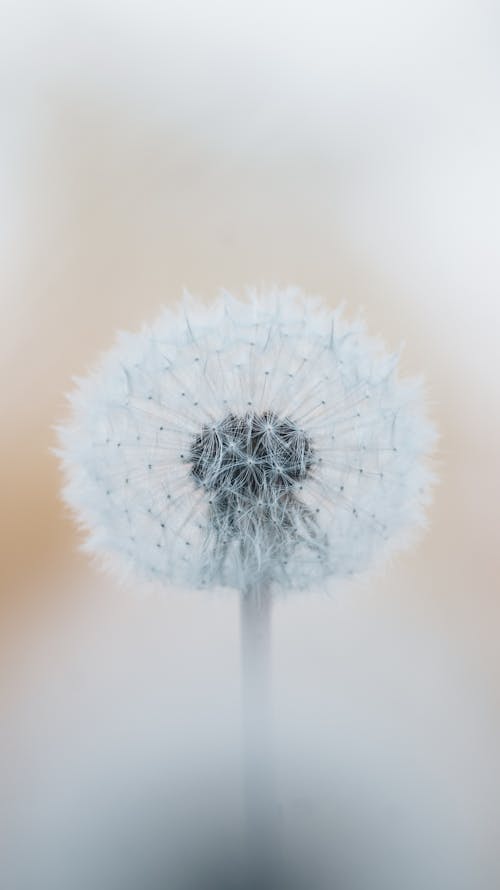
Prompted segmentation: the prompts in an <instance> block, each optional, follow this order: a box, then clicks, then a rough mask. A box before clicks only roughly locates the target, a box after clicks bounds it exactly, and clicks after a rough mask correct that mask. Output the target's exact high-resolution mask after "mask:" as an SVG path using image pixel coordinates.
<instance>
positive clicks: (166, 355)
mask: <svg viewBox="0 0 500 890" xmlns="http://www.w3.org/2000/svg"><path fill="white" fill-rule="evenodd" d="M396 364H397V362H396V360H395V358H394V356H390V355H387V354H385V353H384V352H383V350H382V349H381V348H380V347H379V345H378V344H377V343H376V342H374V341H372V340H371V339H369V338H368V337H367V336H366V335H365V333H364V331H363V329H362V327H361V326H360V325H359V324H348V323H347V322H344V321H343V319H342V318H341V316H340V314H339V313H338V312H333V313H332V312H331V311H330V310H328V309H327V308H326V307H325V306H324V305H323V304H322V303H321V302H320V301H317V300H312V299H309V298H306V297H303V296H301V295H300V294H297V293H295V292H293V291H283V292H273V293H267V294H262V295H258V294H251V295H250V299H249V301H248V302H240V301H238V300H236V299H233V298H232V297H230V296H228V295H225V296H224V297H222V298H220V299H218V300H217V301H216V302H215V304H213V305H212V306H210V307H209V308H207V307H205V306H203V305H202V304H200V303H198V302H196V301H195V300H192V299H190V298H186V300H185V302H184V304H183V305H182V307H181V308H180V309H179V310H178V311H171V310H166V311H164V312H163V314H162V315H161V316H160V318H159V319H158V320H157V321H156V322H155V323H154V324H153V325H152V326H151V327H149V328H145V329H143V330H142V331H141V332H140V333H137V334H135V335H124V336H122V337H121V338H120V339H119V341H118V343H117V345H116V346H115V347H114V348H113V349H112V350H111V352H110V353H109V354H108V355H107V356H106V357H105V358H104V360H103V361H102V362H101V365H100V366H99V367H98V368H97V369H96V370H95V372H94V373H93V374H92V375H91V376H90V377H88V378H87V379H84V380H82V381H80V383H79V385H78V387H77V389H76V390H75V391H74V392H73V393H72V395H71V397H70V398H71V402H72V406H73V416H72V418H71V419H70V421H69V422H68V423H67V424H66V425H64V426H63V427H62V428H61V429H60V430H59V436H60V449H59V453H60V455H61V457H62V461H63V465H64V470H65V475H66V486H65V489H64V497H65V499H66V502H67V503H68V504H69V506H70V507H71V508H72V509H73V510H74V511H75V513H76V514H77V516H78V517H79V518H80V520H81V522H82V524H83V526H84V528H85V529H86V531H87V543H86V547H87V549H88V550H90V551H91V552H94V553H97V554H100V555H103V556H104V555H107V556H114V557H119V558H120V559H121V561H122V564H123V565H127V566H128V567H129V568H131V569H134V570H138V571H139V572H142V573H143V574H145V575H149V576H150V577H155V578H159V579H161V580H162V581H164V582H169V581H175V582H184V583H186V584H189V585H196V586H207V584H217V585H229V586H233V587H236V588H239V589H245V588H246V587H248V585H249V584H250V583H252V584H254V585H261V586H269V585H274V586H275V588H279V587H281V588H283V589H290V588H293V587H299V588H303V587H308V586H310V585H311V584H314V583H317V582H321V581H323V580H325V579H327V578H332V577H339V576H349V575H351V574H353V573H356V572H359V571H361V570H363V569H365V568H366V567H367V566H369V564H370V563H371V562H372V561H373V559H374V558H375V557H376V556H377V555H378V554H379V553H381V552H384V551H385V552H387V548H388V543H387V541H389V542H392V545H393V546H396V545H397V544H402V543H404V542H405V539H406V538H407V536H408V532H409V531H410V530H411V529H412V528H415V527H417V526H419V525H421V524H422V523H423V521H424V512H425V506H426V503H427V501H428V499H429V490H430V484H431V481H432V478H431V473H430V471H429V469H428V467H427V466H426V460H425V458H426V455H427V454H428V452H429V450H430V449H431V447H432V444H433V441H434V432H433V429H432V427H431V426H430V424H429V423H428V421H427V420H426V418H425V413H424V410H423V400H422V393H421V387H420V384H419V383H418V382H416V381H410V380H406V381H404V380H400V379H398V377H397V375H396ZM113 442H115V443H116V447H115V448H114V449H113V448H112V447H111V446H110V445H109V443H113ZM111 492H112V493H113V495H112V497H111V496H110V495H111ZM158 524H159V525H160V526H161V529H162V539H161V543H159V542H157V540H156V530H157V529H158ZM186 549H188V550H189V558H187V557H186Z"/></svg>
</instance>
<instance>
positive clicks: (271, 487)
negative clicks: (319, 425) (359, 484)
mask: <svg viewBox="0 0 500 890" xmlns="http://www.w3.org/2000/svg"><path fill="white" fill-rule="evenodd" d="M189 462H190V463H191V465H192V466H191V473H192V475H193V476H194V478H195V480H196V481H197V482H198V484H199V485H202V486H203V487H204V488H205V489H206V491H208V492H213V493H215V494H226V493H227V494H231V493H234V494H241V495H243V496H244V495H249V494H251V495H254V496H256V497H259V495H260V496H262V497H263V498H264V499H265V497H266V493H267V494H269V495H270V496H273V495H275V494H276V493H279V492H283V491H286V490H289V489H291V488H292V487H293V486H294V484H295V483H296V482H299V481H300V480H301V479H304V478H305V477H306V476H307V473H308V472H309V469H310V467H311V465H312V463H313V449H312V446H311V443H310V441H309V439H308V438H307V436H306V434H305V433H304V431H303V430H301V429H299V428H298V427H297V426H296V425H295V424H294V423H293V422H292V421H291V420H289V418H287V417H285V418H280V417H278V415H277V414H275V413H274V412H272V411H265V412H264V413H263V414H256V413H250V412H249V413H247V414H245V415H244V416H243V417H239V416H237V415H236V414H228V415H227V416H226V417H225V418H224V419H223V420H222V421H220V422H219V423H217V424H214V425H212V426H209V425H205V426H203V427H202V430H201V432H200V434H199V435H198V436H196V438H195V439H194V440H193V442H192V444H191V448H190V453H189Z"/></svg>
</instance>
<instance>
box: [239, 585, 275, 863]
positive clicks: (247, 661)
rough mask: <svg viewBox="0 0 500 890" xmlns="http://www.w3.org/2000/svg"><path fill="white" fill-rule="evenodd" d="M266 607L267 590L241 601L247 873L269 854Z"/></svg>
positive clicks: (268, 640) (255, 591) (245, 595)
mask: <svg viewBox="0 0 500 890" xmlns="http://www.w3.org/2000/svg"><path fill="white" fill-rule="evenodd" d="M271 606H272V599H271V594H270V591H269V588H268V587H260V588H258V589H256V588H255V587H250V586H249V587H247V588H246V589H245V590H244V591H242V593H241V597H240V627H241V668H242V701H243V734H244V738H243V745H244V794H245V809H246V813H245V815H246V846H247V854H248V858H249V865H250V867H251V869H252V872H255V869H258V868H259V867H263V868H266V867H267V866H268V864H269V859H270V857H271V854H272V845H273V841H272V835H273V831H272V824H271V823H272V810H273V807H272V792H271V743H270V736H271V733H270V724H271V703H270V685H271V684H270V675H271V670H270V669H271V657H270V656H271Z"/></svg>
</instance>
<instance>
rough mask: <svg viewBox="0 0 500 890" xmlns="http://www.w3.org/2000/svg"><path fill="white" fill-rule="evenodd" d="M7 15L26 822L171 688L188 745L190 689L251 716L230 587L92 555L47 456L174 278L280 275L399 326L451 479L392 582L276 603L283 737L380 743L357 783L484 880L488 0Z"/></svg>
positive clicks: (79, 9) (494, 111)
mask: <svg viewBox="0 0 500 890" xmlns="http://www.w3.org/2000/svg"><path fill="white" fill-rule="evenodd" d="M2 18H3V22H4V24H3V26H2V34H1V37H0V49H1V55H0V82H1V85H2V86H1V89H2V97H1V103H2V104H1V108H2V117H1V124H0V125H1V168H0V189H1V194H2V198H1V213H0V270H1V271H0V276H1V309H2V326H1V332H0V338H1V349H0V362H1V367H2V376H1V379H2V381H3V382H2V387H1V391H0V410H1V430H2V436H1V443H0V448H1V460H0V472H1V476H2V478H1V483H0V490H1V495H2V525H3V528H2V532H1V536H0V540H1V547H2V557H1V575H2V577H1V619H2V631H1V634H2V641H1V648H2V652H3V656H2V657H3V658H4V659H5V669H4V670H3V671H2V678H3V687H4V693H5V708H4V713H5V714H6V717H7V719H6V729H7V732H6V734H5V740H6V742H5V745H6V747H5V753H4V763H5V764H6V766H7V770H6V773H7V776H8V781H9V788H11V793H10V794H8V795H7V808H8V811H9V816H10V821H11V824H13V825H14V826H15V827H14V830H13V831H14V833H13V838H14V846H15V845H16V844H17V845H23V846H25V845H28V846H29V847H30V848H31V847H36V845H37V843H39V842H40V840H39V839H40V833H39V830H38V829H37V825H38V823H37V822H36V819H35V822H34V823H33V824H32V819H33V818H34V817H33V812H39V817H40V824H41V823H43V822H44V820H45V815H46V812H45V809H44V807H49V808H50V807H51V806H53V802H54V800H55V799H56V798H57V799H58V793H59V788H60V787H63V786H64V787H65V788H66V789H67V788H68V787H71V788H78V787H79V786H78V781H79V780H78V778H77V777H78V776H80V777H81V776H82V775H87V773H88V774H89V775H93V776H94V777H95V775H96V772H98V769H97V766H99V765H100V766H101V768H102V769H103V771H104V772H106V769H107V768H108V767H107V766H103V764H105V765H106V764H108V765H109V758H111V759H113V758H114V757H115V756H116V739H117V738H118V737H119V738H120V740H121V743H120V749H121V757H122V758H123V760H124V762H125V763H128V761H127V757H128V756H130V757H132V754H131V753H130V752H131V751H132V750H134V751H137V750H140V751H143V750H144V748H143V747H141V745H145V746H146V749H147V750H148V752H149V754H148V757H149V758H150V759H152V760H153V762H154V756H153V754H152V753H151V751H152V750H153V748H154V750H155V751H158V752H161V751H162V750H163V751H164V750H165V745H164V742H165V738H166V737H167V735H168V737H169V738H171V732H172V727H171V724H170V723H169V724H168V728H167V726H166V724H164V722H163V720H162V719H160V717H159V716H158V715H159V714H161V713H162V711H163V710H164V702H165V701H166V700H168V703H169V704H168V710H169V713H170V715H171V716H172V714H173V715H174V716H175V719H174V723H175V725H176V727H177V732H178V737H179V740H180V742H179V744H181V745H182V740H183V739H184V738H185V736H186V734H187V733H188V729H187V727H188V725H190V722H189V721H191V720H192V719H193V712H196V713H197V719H200V720H205V718H206V726H212V727H213V726H214V725H219V728H220V726H225V724H224V719H225V718H223V717H222V716H221V715H223V714H225V715H226V716H227V715H230V718H229V719H228V722H227V725H228V726H229V725H232V723H231V721H232V719H233V717H234V714H235V713H236V711H237V701H238V616H237V605H236V603H235V600H234V599H233V598H232V597H227V596H224V597H222V598H216V599H215V600H214V599H212V598H211V597H208V598H207V597H205V598H201V597H199V596H197V595H196V596H195V595H193V596H188V597H186V596H181V595H179V594H178V593H176V592H175V591H172V592H168V591H167V592H166V593H165V595H164V597H163V598H162V597H157V596H156V595H155V596H153V597H151V596H146V597H141V596H138V597H137V596H135V593H136V591H131V590H119V589H118V588H117V587H116V586H115V585H114V583H113V582H112V581H110V580H108V579H106V578H103V577H102V576H100V575H99V574H98V572H97V571H96V570H95V569H94V568H93V567H92V566H89V565H88V564H87V561H86V559H85V558H83V557H82V556H79V555H78V554H77V553H76V549H75V548H76V545H77V535H76V532H75V529H74V527H73V525H72V523H71V522H70V521H69V520H68V518H67V517H66V516H65V514H64V511H63V509H62V507H61V506H60V504H59V502H58V488H59V484H60V479H59V472H58V468H57V463H56V461H55V459H54V457H53V456H52V455H51V454H50V447H51V446H52V445H53V444H54V436H53V433H52V430H51V425H52V424H54V423H55V422H57V420H59V419H60V418H61V417H63V416H64V414H65V410H66V408H65V401H64V393H65V391H67V390H68V389H69V388H70V387H71V376H72V375H74V374H80V373H83V372H84V371H85V369H86V368H87V367H88V366H89V365H91V364H92V363H93V361H94V360H95V358H96V356H97V354H98V353H99V351H100V350H103V349H105V348H107V346H108V345H109V344H110V343H111V341H112V339H113V336H114V332H115V330H116V329H134V328H137V327H138V326H139V325H140V324H141V323H142V322H143V321H144V320H148V319H152V318H154V316H155V315H156V314H157V312H158V310H159V309H160V307H161V306H162V305H163V304H164V303H173V302H175V300H176V299H177V298H178V297H179V295H180V294H181V292H182V289H183V288H184V287H187V288H188V289H190V290H192V291H194V292H196V293H198V294H201V295H203V296H204V297H206V298H207V299H209V298H210V297H211V296H212V295H213V294H215V293H216V292H217V290H218V288H219V287H222V286H223V287H227V288H228V289H233V290H234V291H236V292H238V293H241V292H242V291H243V288H244V286H245V285H247V284H254V283H256V284H266V283H277V284H288V283H292V284H298V285H300V286H301V287H303V288H304V289H305V290H308V291H313V292H317V293H320V294H322V295H323V296H324V297H325V298H326V299H327V300H328V301H329V302H331V304H332V305H335V304H336V303H338V302H340V301H343V300H345V302H346V307H347V314H355V313H356V312H357V311H358V309H359V308H360V307H361V308H362V309H363V311H364V315H365V318H366V320H367V323H368V326H369V328H370V330H371V331H372V332H373V333H376V334H379V333H380V334H381V335H382V336H383V338H384V339H385V341H386V342H387V344H388V346H389V347H390V348H392V349H396V348H397V347H398V346H399V344H400V343H401V341H405V343H406V347H405V352H404V357H403V367H404V370H405V371H407V372H420V371H423V372H424V374H425V376H426V378H427V381H428V387H429V395H430V402H431V411H432V414H433V417H434V418H435V420H436V422H437V424H438V426H439V430H440V433H441V440H440V444H439V450H438V455H437V457H436V465H437V467H438V470H439V474H440V477H441V484H440V487H439V489H438V490H437V492H436V498H435V503H434V506H433V508H432V511H431V528H430V531H429V533H428V534H427V536H426V537H425V538H424V539H423V541H422V542H421V543H420V544H419V546H418V547H416V548H415V549H414V550H412V551H411V552H410V553H407V554H403V555H402V556H401V557H398V558H397V560H395V561H394V562H393V564H392V565H391V566H389V567H388V568H387V570H386V571H385V572H384V574H383V575H382V576H380V577H377V578H376V579H372V580H370V581H366V580H364V579H363V580H361V581H360V582H359V583H356V584H354V585H352V586H351V587H350V588H349V589H342V590H340V591H339V592H338V593H337V594H336V596H335V598H333V599H331V600H322V599H316V598H314V599H310V598H309V599H308V598H307V597H298V598H296V599H294V600H292V601H288V602H283V603H279V605H278V606H277V608H276V610H275V615H274V637H275V656H274V658H275V664H274V685H275V699H276V724H277V735H278V737H279V738H280V739H282V741H283V740H286V738H291V739H294V738H296V736H297V733H296V731H295V730H296V729H297V727H300V728H301V731H302V732H303V735H301V738H302V742H303V745H304V747H303V749H302V750H303V751H305V750H306V749H307V746H308V745H313V746H314V744H315V739H318V738H319V737H321V738H323V739H331V740H333V741H331V746H330V742H328V744H327V742H326V741H325V749H326V750H328V752H329V755H328V756H329V757H330V756H331V759H330V760H328V757H326V761H327V762H328V764H329V768H331V771H332V773H333V774H335V775H337V774H338V775H342V774H345V773H346V772H349V771H351V772H352V774H353V775H357V776H358V777H359V776H360V765H361V764H362V765H363V769H364V770H365V772H363V773H362V775H363V779H362V780H361V779H360V780H359V781H360V784H361V785H362V786H363V789H364V792H363V793H364V794H366V795H368V797H370V795H371V798H370V799H372V798H373V800H377V799H379V798H378V797H377V795H379V790H380V789H379V783H380V786H381V787H384V789H385V792H387V788H388V787H389V789H390V796H391V795H392V797H393V798H394V800H395V801H396V803H397V805H398V806H400V807H402V811H403V812H405V813H406V814H407V815H408V813H409V814H410V815H412V817H415V820H416V822H415V824H417V828H414V829H413V830H410V829H408V831H409V834H410V835H411V837H412V838H413V837H414V836H416V835H415V832H416V833H418V832H420V833H421V832H422V830H423V829H422V826H425V825H427V826H429V825H431V826H432V829H428V830H429V838H430V837H431V835H434V836H436V831H438V837H439V839H440V840H439V844H438V846H439V850H440V855H441V856H442V857H443V859H444V865H443V868H445V869H446V868H448V869H449V874H452V872H453V869H454V868H456V871H457V874H459V875H460V876H461V879H463V880H464V882H465V881H470V884H469V883H464V886H470V887H474V888H481V887H483V886H484V887H485V888H489V887H491V888H492V887H493V886H494V885H495V883H496V880H497V878H498V874H497V869H498V864H497V861H496V859H497V857H496V843H497V841H498V838H497V823H498V816H499V813H498V801H499V790H500V789H499V775H498V763H497V757H498V754H497V752H498V744H499V742H500V734H499V729H500V727H499V712H498V696H499V691H500V675H499V668H500V658H499V654H498V652H499V646H498V639H499V630H500V624H499V617H500V616H499V598H498V594H499V590H498V587H499V585H498V574H499V547H498V520H497V517H498V504H499V499H500V490H499V467H498V453H499V448H500V435H499V434H500V428H499V427H500V424H499V410H498V405H499V376H500V373H499V372H500V363H499V357H498V337H499V323H500V310H499V284H500V261H499V254H498V239H499V233H500V160H499V159H500V114H499V100H500V90H499V87H500V71H499V61H498V60H499V58H500V54H499V47H500V40H499V16H498V10H496V9H495V7H494V5H493V4H489V3H477V2H474V3H473V2H471V0H470V2H465V3H458V4H457V3H456V2H446V0H438V2H433V3H431V2H427V0H424V2H420V3H418V4H416V3H411V4H407V3H396V2H390V0H386V2H384V3H382V4H377V5H375V4H370V3H368V2H365V3H363V2H362V3H361V4H359V3H358V4H347V3H346V4H337V3H318V2H312V3H307V4H305V3H300V2H299V3H285V2H282V3H280V2H278V0H273V2H271V3H267V4H262V5H260V4H257V5H256V6H251V5H250V4H246V3H245V4H243V3H241V4H239V3H236V4H234V3H233V4H230V3H229V2H211V3H203V2H187V3H167V4H155V3H152V2H146V3H142V4H140V5H139V4H136V5H134V4H128V3H127V4H118V3H113V2H111V0H108V2H105V3H99V4H98V3H95V4H94V3H85V4H84V3H83V2H82V3H81V4H80V3H78V2H76V3H73V4H67V3H62V2H61V3H60V4H59V3H57V2H56V0H45V2H43V3H33V4H32V5H30V4H27V3H21V4H20V3H17V2H16V3H9V2H7V3H3V4H2ZM165 697H166V698H165ZM204 709H207V710H206V712H205V710H204ZM188 715H189V716H188ZM231 715H232V716H231ZM219 717H220V720H219ZM183 721H185V722H183ZM138 725H141V726H142V728H143V729H142V731H141V733H139V735H140V739H141V742H140V744H139V742H138V740H137V737H136V735H135V734H134V733H135V730H134V727H135V728H137V726H138ZM90 727H92V731H90ZM96 727H97V728H96ZM169 734H170V735H169ZM299 735H300V733H299ZM90 737H92V739H93V740H94V741H93V743H92V744H91V743H90V741H89V739H90ZM124 739H126V740H127V741H125V742H123V740H124ZM131 739H132V740H133V741H131ZM152 739H155V740H156V741H155V742H154V744H153V743H152V742H151V740H152ZM285 749H286V744H284V746H283V748H282V750H285ZM293 751H294V743H290V752H291V753H290V758H291V763H292V767H291V772H292V773H293V774H294V775H295V776H297V775H298V773H299V772H300V770H298V769H297V763H300V762H301V756H302V755H301V754H300V752H297V751H296V760H295V761H294V757H293ZM68 752H71V754H69V753H68ZM158 757H160V753H158ZM138 759H140V758H138ZM285 760H286V755H284V761H285ZM303 761H304V762H306V761H307V757H306V755H303ZM294 764H295V765H294ZM95 781H97V780H95ZM45 783H46V784H45ZM47 788H50V789H51V790H50V792H48V791H47ZM385 792H384V793H385ZM75 794H76V791H75ZM392 797H391V799H392ZM43 802H44V803H43ZM393 802H394V801H393ZM68 806H69V805H68ZM37 807H38V809H37ZM14 811H15V812H16V813H17V817H16V820H14V819H13V818H12V813H13V812H14ZM55 811H56V812H59V810H57V807H56V808H55ZM69 811H71V806H69ZM27 812H30V813H31V817H30V820H27V817H26V813H27ZM61 812H66V811H65V810H64V808H63V810H61ZM54 818H55V824H58V823H57V818H60V819H62V818H63V817H62V816H60V817H54ZM28 822H29V826H28ZM408 824H409V823H408ZM436 825H438V826H439V829H436V827H435V826H436ZM412 831H413V833H412ZM439 832H441V833H440V834H439ZM44 843H45V842H44ZM47 843H48V844H49V846H50V839H49V841H47ZM16 849H17V848H16ZM19 849H20V847H19ZM429 855H430V854H429ZM443 874H445V872H443ZM446 874H448V872H446ZM495 875H497V878H495ZM464 876H465V877H464ZM443 880H444V879H443ZM449 880H450V886H451V878H450V879H449ZM425 886H426V890H432V887H431V885H430V884H429V883H427V884H426V885H425ZM442 886H445V884H444V883H443V884H442ZM453 886H455V887H456V886H461V885H460V884H459V883H458V884H457V883H455V884H454V885H453Z"/></svg>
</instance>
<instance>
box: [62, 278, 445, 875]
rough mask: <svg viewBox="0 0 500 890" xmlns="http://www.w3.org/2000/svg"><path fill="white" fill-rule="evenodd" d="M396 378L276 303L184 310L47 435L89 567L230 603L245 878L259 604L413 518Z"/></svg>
mask: <svg viewBox="0 0 500 890" xmlns="http://www.w3.org/2000/svg"><path fill="white" fill-rule="evenodd" d="M397 364H398V357H397V356H395V355H387V354H386V353H385V352H384V350H383V348H382V347H381V345H380V344H379V343H378V342H376V341H374V340H373V339H370V338H368V337H367V336H366V335H365V333H364V331H363V328H362V326H361V325H360V324H359V323H356V324H348V323H347V322H345V321H344V320H343V318H342V316H341V313H340V312H339V311H335V312H332V311H331V310H329V309H327V308H326V307H325V305H324V304H322V303H321V301H319V300H317V299H311V298H307V297H305V296H302V295H301V294H300V293H297V292H295V291H292V290H287V291H282V292H279V291H276V292H271V293H265V294H260V295H259V294H257V293H251V294H249V299H248V301H246V302H241V301H238V300H236V299H234V298H233V297H231V296H230V295H228V294H225V295H223V296H221V297H220V298H219V299H218V300H217V301H216V302H215V303H214V304H213V305H211V306H209V307H206V306H205V305H203V304H202V303H200V302H197V301H196V300H194V299H192V298H190V297H186V298H185V300H184V301H183V303H182V304H181V305H180V306H179V308H178V309H177V310H175V311H171V310H165V311H164V312H163V314H162V315H161V316H160V318H159V319H158V320H157V321H156V322H155V323H154V324H153V325H152V326H151V327H147V328H144V329H143V330H142V331H141V332H140V333H137V334H132V335H130V334H123V335H121V336H120V338H119V340H118V342H117V344H116V346H115V347H114V348H113V349H112V350H111V352H110V353H108V354H107V355H106V356H105V357H104V359H103V360H102V361H101V364H100V366H99V367H97V369H96V370H95V371H94V372H93V373H92V374H90V376H88V377H86V378H85V379H82V380H79V381H78V382H77V386H76V389H75V390H74V392H73V393H72V395H71V396H70V400H71V404H72V408H73V415H72V418H71V419H70V420H69V422H68V423H66V425H64V426H63V427H62V428H61V429H60V430H59V434H60V449H59V453H60V455H61V457H62V461H63V466H64V470H65V475H66V486H65V489H64V497H65V500H66V502H67V504H68V505H69V506H70V507H71V508H72V509H73V510H74V512H75V513H76V514H77V516H78V517H79V520H80V522H81V524H82V526H83V527H84V529H85V530H86V533H87V537H86V544H85V546H86V548H87V549H88V550H89V551H90V552H92V553H94V554H97V555H100V556H101V557H105V558H106V559H107V560H108V561H110V562H112V564H113V565H121V566H122V567H124V568H125V569H128V570H133V571H134V572H137V573H139V574H142V575H143V576H145V577H149V578H153V579H156V580H158V581H160V582H163V583H164V584H168V583H169V582H176V583H184V584H187V585H191V586H198V587H203V586H212V585H222V586H231V587H235V588H237V589H239V590H240V592H241V637H242V679H243V707H244V718H245V735H244V737H245V745H246V754H245V775H246V789H247V790H246V807H247V817H248V822H247V835H248V848H249V859H250V862H251V863H252V864H253V866H255V865H256V864H257V865H258V863H259V861H260V860H262V859H265V861H266V863H268V864H269V863H270V862H271V861H272V857H273V855H274V841H273V835H274V831H273V825H272V819H271V814H272V812H273V805H272V802H271V793H270V790H269V789H270V782H269V775H270V770H269V762H270V757H269V750H268V743H267V736H268V731H267V729H266V727H267V722H268V693H269V649H270V613H271V592H272V593H273V594H274V593H275V592H277V591H279V590H290V589H292V588H309V587H311V586H312V585H314V584H316V585H318V584H324V583H326V582H327V581H328V579H334V578H339V577H345V576H349V575H352V574H354V573H357V572H359V571H361V570H363V569H365V568H366V567H368V566H369V565H370V563H372V562H373V561H374V560H375V558H376V557H377V556H379V555H383V554H384V553H387V552H388V550H389V549H390V548H394V547H395V546H397V545H399V544H404V543H406V542H407V541H408V540H409V535H410V533H411V530H412V529H414V528H416V527H418V526H419V525H422V523H423V521H424V518H425V506H426V504H427V501H428V499H429V491H430V485H431V481H432V476H431V473H430V471H429V468H428V467H427V465H426V455H427V454H428V452H429V451H430V449H431V447H432V444H433V441H434V432H433V429H432V427H431V425H430V424H429V422H428V421H427V420H426V417H425V412H424V408H423V399H422V392H421V386H420V384H419V382H418V381H412V380H406V381H404V380H401V379H399V378H398V376H397ZM249 885H252V886H260V885H261V882H260V880H259V881H257V880H251V881H250V884H249Z"/></svg>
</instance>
